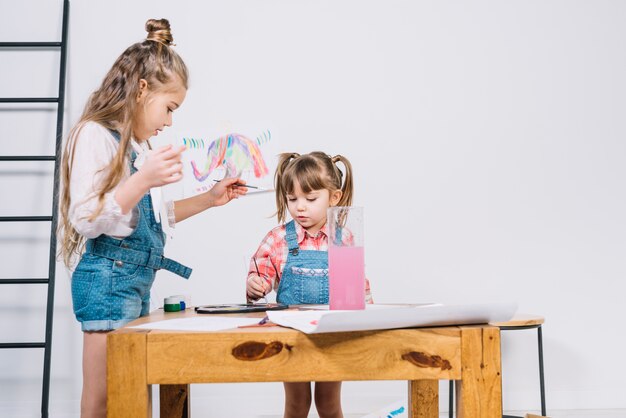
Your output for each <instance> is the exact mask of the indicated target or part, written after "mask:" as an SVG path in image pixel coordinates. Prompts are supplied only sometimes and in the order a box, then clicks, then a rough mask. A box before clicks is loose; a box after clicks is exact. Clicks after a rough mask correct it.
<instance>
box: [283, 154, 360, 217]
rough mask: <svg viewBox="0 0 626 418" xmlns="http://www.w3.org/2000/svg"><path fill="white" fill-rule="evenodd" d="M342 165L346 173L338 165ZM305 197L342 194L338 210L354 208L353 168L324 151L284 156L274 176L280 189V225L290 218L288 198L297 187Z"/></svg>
mask: <svg viewBox="0 0 626 418" xmlns="http://www.w3.org/2000/svg"><path fill="white" fill-rule="evenodd" d="M339 162H341V163H342V164H343V166H344V170H345V172H342V171H341V170H340V169H339V167H338V166H337V163H339ZM296 182H297V183H298V185H299V186H300V189H302V191H303V192H304V193H309V192H312V191H313V190H323V189H326V190H328V191H329V193H333V192H334V191H336V190H341V192H342V194H341V198H340V199H339V202H338V203H337V206H350V205H352V197H353V195H354V191H353V185H352V165H351V164H350V161H348V159H347V158H346V157H344V156H342V155H335V156H334V157H331V156H330V155H327V154H325V153H323V152H320V151H314V152H311V153H309V154H303V155H300V154H298V153H295V152H294V153H285V154H280V156H279V157H278V168H277V169H276V174H275V176H274V187H275V188H276V216H277V218H278V222H285V218H286V216H287V195H288V194H291V193H293V191H294V188H295V183H296Z"/></svg>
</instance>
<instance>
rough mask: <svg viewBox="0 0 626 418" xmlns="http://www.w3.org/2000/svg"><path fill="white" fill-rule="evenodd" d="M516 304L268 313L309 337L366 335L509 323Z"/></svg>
mask: <svg viewBox="0 0 626 418" xmlns="http://www.w3.org/2000/svg"><path fill="white" fill-rule="evenodd" d="M516 310H517V305H516V304H515V303H490V304H474V305H440V304H425V305H420V306H408V307H407V306H399V307H395V306H392V305H385V306H384V307H383V308H381V307H380V306H377V305H371V306H370V305H368V307H367V309H365V310H362V311H320V310H310V311H269V312H268V313H267V315H268V316H269V319H270V320H271V321H272V322H274V323H275V324H278V325H282V326H285V327H290V328H295V329H297V330H300V331H302V332H304V333H307V334H316V333H321V332H345V331H367V330H376V329H392V328H413V327H427V326H439V325H463V324H485V323H488V322H501V321H508V320H509V319H511V318H512V317H513V315H514V314H515V311H516Z"/></svg>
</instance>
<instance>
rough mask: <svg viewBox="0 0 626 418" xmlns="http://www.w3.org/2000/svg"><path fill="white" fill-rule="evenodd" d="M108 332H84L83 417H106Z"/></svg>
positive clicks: (81, 403) (81, 411)
mask: <svg viewBox="0 0 626 418" xmlns="http://www.w3.org/2000/svg"><path fill="white" fill-rule="evenodd" d="M106 384H107V332H84V333H83V396H82V398H81V402H80V416H81V418H106V414H107V385H106Z"/></svg>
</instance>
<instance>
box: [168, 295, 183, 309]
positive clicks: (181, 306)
mask: <svg viewBox="0 0 626 418" xmlns="http://www.w3.org/2000/svg"><path fill="white" fill-rule="evenodd" d="M171 297H172V298H176V299H178V303H180V310H181V311H184V310H185V309H186V308H187V296H185V295H174V296H171Z"/></svg>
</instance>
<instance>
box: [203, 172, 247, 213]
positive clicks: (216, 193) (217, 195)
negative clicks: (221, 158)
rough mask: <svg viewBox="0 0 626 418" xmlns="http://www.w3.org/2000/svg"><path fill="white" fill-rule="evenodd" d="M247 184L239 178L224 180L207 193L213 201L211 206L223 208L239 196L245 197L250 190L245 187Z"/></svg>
mask: <svg viewBox="0 0 626 418" xmlns="http://www.w3.org/2000/svg"><path fill="white" fill-rule="evenodd" d="M245 184H246V182H245V181H243V180H241V179H239V178H237V177H230V178H226V179H222V180H220V181H219V182H218V183H215V186H213V187H212V188H211V190H209V191H208V192H206V193H207V195H208V198H209V199H210V200H211V206H222V205H225V204H226V203H228V202H230V201H231V200H233V199H237V198H238V197H239V196H243V195H245V194H246V193H248V188H247V187H245ZM236 185H238V186H236Z"/></svg>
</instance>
